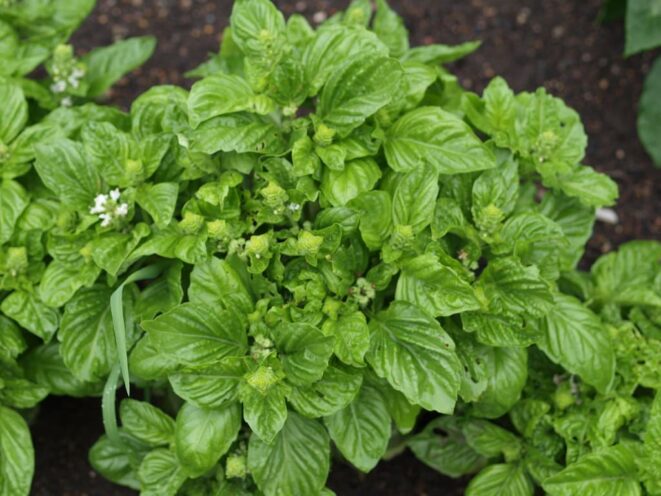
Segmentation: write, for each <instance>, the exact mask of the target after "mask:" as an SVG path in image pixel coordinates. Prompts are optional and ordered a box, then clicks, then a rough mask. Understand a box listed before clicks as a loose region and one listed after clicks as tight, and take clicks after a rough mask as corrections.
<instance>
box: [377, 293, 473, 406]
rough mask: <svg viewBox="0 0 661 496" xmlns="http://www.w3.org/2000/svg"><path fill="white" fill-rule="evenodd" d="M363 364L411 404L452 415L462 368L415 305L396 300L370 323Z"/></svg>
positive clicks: (446, 341) (434, 324) (434, 323)
mask: <svg viewBox="0 0 661 496" xmlns="http://www.w3.org/2000/svg"><path fill="white" fill-rule="evenodd" d="M370 330H371V331H372V342H371V346H370V351H369V352H368V353H367V362H368V363H369V364H370V365H371V366H372V367H373V369H374V371H375V372H376V373H377V375H378V376H379V377H383V378H385V379H386V380H387V381H388V382H389V383H390V385H391V386H392V387H393V388H395V389H396V390H398V391H400V392H402V393H403V394H404V395H405V396H406V397H407V399H408V400H409V401H411V403H415V404H419V405H421V406H422V407H424V408H426V409H428V410H434V411H437V412H441V413H451V412H452V411H453V409H454V405H455V402H456V400H457V393H458V391H459V384H460V372H461V363H460V362H459V359H458V358H457V355H456V354H455V352H454V343H453V341H452V339H450V337H449V336H448V335H447V334H446V333H445V331H444V330H443V329H442V328H441V326H440V325H439V323H438V322H437V321H436V320H435V319H433V318H431V317H429V316H428V315H427V314H426V313H425V312H423V311H422V310H420V309H419V308H418V307H417V306H415V305H412V304H410V303H407V302H403V301H396V302H394V303H392V304H391V305H390V307H389V308H388V310H386V311H383V312H381V313H379V314H378V315H377V316H376V318H374V319H372V320H371V321H370Z"/></svg>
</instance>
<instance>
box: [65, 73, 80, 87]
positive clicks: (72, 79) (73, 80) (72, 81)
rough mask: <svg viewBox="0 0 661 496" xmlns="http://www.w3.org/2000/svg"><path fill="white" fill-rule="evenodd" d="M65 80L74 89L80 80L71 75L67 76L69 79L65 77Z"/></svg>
mask: <svg viewBox="0 0 661 496" xmlns="http://www.w3.org/2000/svg"><path fill="white" fill-rule="evenodd" d="M67 82H68V83H69V86H71V87H72V88H73V89H76V88H78V86H80V82H79V81H78V79H76V78H75V77H73V76H69V79H67Z"/></svg>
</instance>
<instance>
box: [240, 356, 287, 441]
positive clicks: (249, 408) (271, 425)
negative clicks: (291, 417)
mask: <svg viewBox="0 0 661 496" xmlns="http://www.w3.org/2000/svg"><path fill="white" fill-rule="evenodd" d="M261 370H262V369H261V368H260V369H258V370H257V373H259V372H260V371H261ZM242 386H243V387H242V388H241V390H240V391H241V393H240V394H241V402H242V403H243V418H244V420H245V421H246V423H247V424H248V425H249V426H250V429H251V430H252V431H253V433H254V434H255V435H256V436H259V437H260V439H262V441H264V442H265V443H269V444H271V443H272V442H273V439H274V438H275V437H276V435H277V434H278V432H280V430H281V429H282V427H283V426H284V425H285V422H286V421H287V417H288V412H287V402H286V401H285V396H286V394H287V387H286V386H284V385H283V384H282V383H276V384H271V385H269V386H267V387H265V388H264V389H263V390H259V389H257V388H255V387H253V386H252V385H250V384H247V385H246V384H243V385H242ZM253 437H255V436H253Z"/></svg>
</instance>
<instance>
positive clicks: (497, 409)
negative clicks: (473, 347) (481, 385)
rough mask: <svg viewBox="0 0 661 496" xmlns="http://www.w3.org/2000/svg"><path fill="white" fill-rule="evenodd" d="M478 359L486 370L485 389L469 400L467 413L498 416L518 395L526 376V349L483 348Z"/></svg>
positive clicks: (507, 408)
mask: <svg viewBox="0 0 661 496" xmlns="http://www.w3.org/2000/svg"><path fill="white" fill-rule="evenodd" d="M481 359H482V360H483V361H484V362H485V368H486V370H487V374H486V378H487V388H486V390H485V391H484V392H483V393H482V394H481V395H480V397H479V399H478V400H477V401H476V402H474V403H473V405H472V409H471V413H472V414H473V415H475V416H476V417H484V418H498V417H500V416H502V415H504V414H505V413H507V412H508V411H509V410H510V409H511V408H512V407H513V406H514V404H515V403H516V402H517V401H519V398H520V397H521V391H522V390H523V386H524V385H525V384H526V379H527V378H528V352H527V350H526V349H522V348H485V349H484V352H483V354H482V357H481Z"/></svg>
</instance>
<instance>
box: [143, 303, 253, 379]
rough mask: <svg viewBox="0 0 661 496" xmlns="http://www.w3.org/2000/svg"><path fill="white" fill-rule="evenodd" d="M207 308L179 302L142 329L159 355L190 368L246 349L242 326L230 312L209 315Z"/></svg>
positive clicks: (240, 352) (145, 324) (246, 342)
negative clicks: (166, 356)
mask: <svg viewBox="0 0 661 496" xmlns="http://www.w3.org/2000/svg"><path fill="white" fill-rule="evenodd" d="M207 310H208V309H207V307H206V306H204V305H200V304H196V303H183V304H181V305H179V306H178V307H175V308H173V309H172V310H170V311H169V312H166V313H164V314H162V315H161V316H159V317H157V318H156V319H154V320H148V321H145V322H142V327H143V328H144V329H145V330H146V331H147V332H148V333H149V337H150V339H151V341H152V343H153V344H154V346H155V347H156V348H157V349H158V351H159V352H160V353H163V354H164V355H168V356H170V357H172V358H174V359H175V360H176V361H177V362H179V363H181V364H183V365H186V364H190V365H192V366H198V367H200V366H204V365H205V364H207V365H208V364H213V363H215V362H216V361H218V360H220V359H222V358H224V357H227V356H241V355H243V354H245V352H246V351H247V349H248V339H247V335H246V330H245V323H244V322H243V321H242V319H241V318H239V316H238V315H237V314H236V313H235V312H234V311H231V310H220V311H215V312H212V313H209V312H208V311H207Z"/></svg>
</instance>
